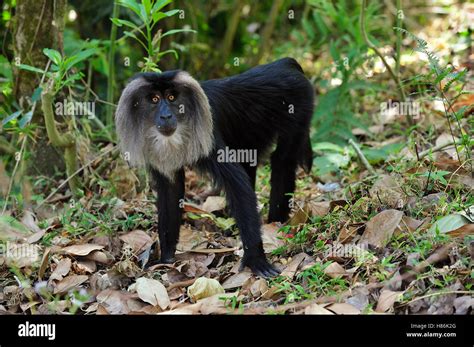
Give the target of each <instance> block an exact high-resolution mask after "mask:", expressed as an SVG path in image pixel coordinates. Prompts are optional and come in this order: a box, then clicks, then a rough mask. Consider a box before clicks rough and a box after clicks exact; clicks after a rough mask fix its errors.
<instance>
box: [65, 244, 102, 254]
mask: <svg viewBox="0 0 474 347" xmlns="http://www.w3.org/2000/svg"><path fill="white" fill-rule="evenodd" d="M102 248H104V246H101V245H93V244H89V243H86V244H82V245H73V246H68V247H64V248H63V252H65V253H67V254H70V255H79V256H86V255H88V254H89V253H91V252H92V251H96V250H100V249H102Z"/></svg>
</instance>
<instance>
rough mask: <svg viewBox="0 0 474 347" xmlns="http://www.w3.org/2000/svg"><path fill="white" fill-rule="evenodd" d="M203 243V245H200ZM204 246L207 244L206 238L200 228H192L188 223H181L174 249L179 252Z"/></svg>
mask: <svg viewBox="0 0 474 347" xmlns="http://www.w3.org/2000/svg"><path fill="white" fill-rule="evenodd" d="M203 244H204V247H202V245H203ZM198 246H200V247H199V248H201V249H202V248H205V247H206V246H207V238H206V236H205V234H204V233H203V232H202V231H200V230H193V229H191V226H189V225H188V224H184V225H181V227H180V231H179V242H178V245H177V246H176V249H177V250H178V251H181V252H187V251H191V250H193V248H197V247H198Z"/></svg>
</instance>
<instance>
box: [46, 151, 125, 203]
mask: <svg viewBox="0 0 474 347" xmlns="http://www.w3.org/2000/svg"><path fill="white" fill-rule="evenodd" d="M116 148H117V146H114V147H112V148H110V149H108V150H106V151H105V152H104V153H101V154H100V155H98V156H97V157H95V158H94V159H92V160H90V161H88V162H87V163H86V164H85V165H83V166H82V167H80V168H79V169H78V170H77V171H75V172H74V173H73V174H72V175H71V176H69V177H68V178H67V179H66V180H64V182H63V183H61V184H60V185H59V186H58V187H57V188H56V189H55V190H54V191H53V192H52V193H51V194H49V195H48V197H47V198H46V199H44V200H43V201H42V202H41V203H40V204H39V205H38V206H37V208H39V207H41V206H42V205H43V204H44V203H46V202H47V201H48V200H49V199H51V198H52V197H53V195H54V194H56V193H57V192H58V191H59V190H60V189H61V188H62V187H64V186H65V185H66V184H67V183H68V182H69V181H70V180H71V179H72V178H73V177H75V176H76V175H77V174H78V173H80V172H81V171H82V170H84V169H85V168H86V167H88V166H90V165H91V164H92V163H94V162H95V161H96V160H97V159H99V158H102V157H103V156H105V155H106V154H108V153H110V152H112V151H113V150H115V149H116Z"/></svg>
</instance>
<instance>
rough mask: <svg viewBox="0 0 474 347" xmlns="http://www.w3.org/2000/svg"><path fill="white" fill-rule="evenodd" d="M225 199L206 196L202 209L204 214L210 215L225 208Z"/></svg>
mask: <svg viewBox="0 0 474 347" xmlns="http://www.w3.org/2000/svg"><path fill="white" fill-rule="evenodd" d="M225 205H226V199H225V197H222V196H208V197H207V199H206V201H205V202H204V204H203V205H202V209H203V210H204V211H206V212H209V213H212V212H214V211H221V210H223V209H224V208H225Z"/></svg>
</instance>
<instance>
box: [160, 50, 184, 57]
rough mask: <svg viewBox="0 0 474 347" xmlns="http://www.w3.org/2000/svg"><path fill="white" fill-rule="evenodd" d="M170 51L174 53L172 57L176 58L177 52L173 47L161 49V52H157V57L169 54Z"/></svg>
mask: <svg viewBox="0 0 474 347" xmlns="http://www.w3.org/2000/svg"><path fill="white" fill-rule="evenodd" d="M170 53H173V54H174V57H175V58H176V59H178V58H179V57H178V52H176V51H175V50H174V49H168V50H166V51H163V52H160V53H158V58H161V57H162V56H164V55H166V54H170Z"/></svg>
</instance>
